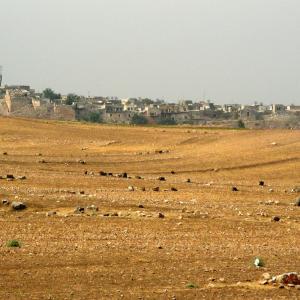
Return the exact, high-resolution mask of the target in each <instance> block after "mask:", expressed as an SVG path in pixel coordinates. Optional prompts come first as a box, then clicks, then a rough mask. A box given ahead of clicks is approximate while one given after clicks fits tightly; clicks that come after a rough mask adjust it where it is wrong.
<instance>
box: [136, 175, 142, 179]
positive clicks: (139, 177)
mask: <svg viewBox="0 0 300 300" xmlns="http://www.w3.org/2000/svg"><path fill="white" fill-rule="evenodd" d="M134 178H135V179H143V178H142V177H141V176H138V175H136V176H135V177H134Z"/></svg>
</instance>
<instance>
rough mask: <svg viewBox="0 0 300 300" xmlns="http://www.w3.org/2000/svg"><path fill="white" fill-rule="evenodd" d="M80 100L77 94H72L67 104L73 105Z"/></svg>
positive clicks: (68, 97)
mask: <svg viewBox="0 0 300 300" xmlns="http://www.w3.org/2000/svg"><path fill="white" fill-rule="evenodd" d="M79 99H80V97H79V96H77V95H76V94H72V93H71V94H68V96H67V100H66V104H67V105H72V104H73V103H74V102H78V100H79Z"/></svg>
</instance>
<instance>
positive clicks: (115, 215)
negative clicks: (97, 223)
mask: <svg viewBox="0 0 300 300" xmlns="http://www.w3.org/2000/svg"><path fill="white" fill-rule="evenodd" d="M111 216H112V217H118V216H119V214H118V213H116V212H115V213H112V214H111Z"/></svg>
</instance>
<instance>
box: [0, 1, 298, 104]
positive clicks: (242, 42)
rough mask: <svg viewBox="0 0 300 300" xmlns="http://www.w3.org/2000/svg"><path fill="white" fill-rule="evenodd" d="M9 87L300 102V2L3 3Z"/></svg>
mask: <svg viewBox="0 0 300 300" xmlns="http://www.w3.org/2000/svg"><path fill="white" fill-rule="evenodd" d="M0 7H1V29H2V30H1V41H0V45H1V46H0V64H2V65H3V66H4V83H8V84H13V83H24V84H31V85H32V86H33V87H35V88H37V89H40V90H42V89H44V88H45V87H52V88H53V89H55V90H57V91H59V92H62V93H67V92H76V93H80V94H84V95H87V94H88V93H90V94H91V95H103V96H107V95H109V96H119V97H128V96H144V97H152V98H165V99H168V100H178V99H180V98H188V99H193V100H197V99H200V98H203V97H206V98H209V99H211V100H214V101H216V102H218V103H225V102H241V103H250V102H253V101H263V102H265V103H272V102H278V103H279V102H281V103H285V104H290V103H294V104H299V103H300V82H299V78H300V76H299V73H300V26H299V20H300V3H299V1H297V0H285V1H283V0H243V1H241V0H227V1H224V0H169V1H168V0H156V1H153V0H151V1H150V0H85V1H83V0H51V1H50V0H44V1H40V0H27V1H24V0H0Z"/></svg>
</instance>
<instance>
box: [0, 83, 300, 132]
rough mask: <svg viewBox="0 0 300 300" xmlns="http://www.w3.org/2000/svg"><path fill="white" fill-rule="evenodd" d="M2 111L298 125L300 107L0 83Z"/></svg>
mask: <svg viewBox="0 0 300 300" xmlns="http://www.w3.org/2000/svg"><path fill="white" fill-rule="evenodd" d="M0 115H4V116H19V117H31V118H45V119H58V120H71V121H73V120H79V121H89V122H97V123H110V124H112V123H113V124H161V125H176V124H178V125H184V124H187V125H201V126H220V127H248V128H300V105H288V106H285V105H282V104H273V105H264V104H262V103H260V104H258V103H254V104H253V105H241V104H224V105H218V104H215V103H213V102H211V101H208V100H200V101H196V102H193V101H191V100H181V101H179V102H178V103H168V102H165V101H164V100H152V99H148V98H128V99H119V98H117V97H83V96H78V95H75V94H68V95H65V96H64V95H60V94H57V93H55V92H54V91H53V90H52V89H45V90H44V91H43V92H42V93H37V92H35V90H34V89H32V88H31V87H30V86H24V85H16V86H4V87H0Z"/></svg>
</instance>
